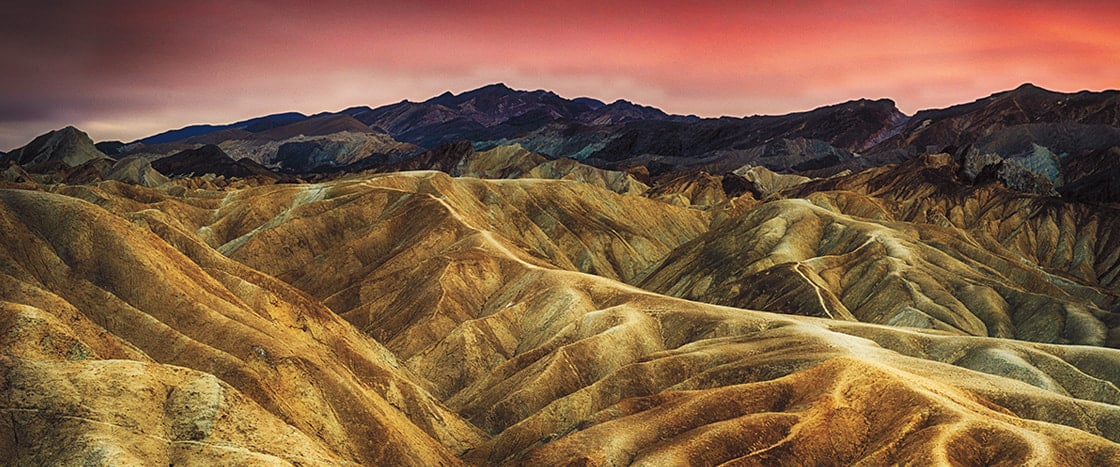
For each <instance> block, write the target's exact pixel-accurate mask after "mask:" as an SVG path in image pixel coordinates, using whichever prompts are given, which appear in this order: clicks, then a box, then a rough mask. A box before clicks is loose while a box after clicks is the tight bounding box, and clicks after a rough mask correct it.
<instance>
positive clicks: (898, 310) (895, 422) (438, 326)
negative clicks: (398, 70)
mask: <svg viewBox="0 0 1120 467" xmlns="http://www.w3.org/2000/svg"><path fill="white" fill-rule="evenodd" d="M1114 102H1115V99H1114V98H1113V95H1112V93H1080V94H1074V95H1070V94H1058V93H1050V92H1048V91H1044V90H1040V89H1037V88H1033V87H1023V88H1020V89H1017V90H1014V91H1011V92H1008V93H1001V94H996V95H993V96H991V97H989V98H986V99H981V100H978V101H977V102H974V103H971V104H966V105H963V106H957V107H953V108H949V109H942V110H937V111H928V112H925V113H919V114H918V115H917V116H915V117H913V118H910V117H907V116H905V115H902V114H901V113H900V112H898V111H897V109H896V108H895V107H894V104H893V103H892V102H890V101H854V102H849V103H845V104H840V105H836V106H830V107H826V108H822V109H817V110H814V111H810V112H804V113H799V114H791V115H786V116H775V117H747V118H741V119H740V118H726V119H695V118H691V117H679V116H669V115H665V114H664V113H662V112H660V111H657V110H656V109H651V108H645V107H641V106H638V105H635V104H631V103H628V102H616V103H612V104H604V103H602V102H599V101H596V100H592V99H573V100H569V99H564V98H561V97H559V96H556V95H555V94H551V93H548V92H544V91H533V92H525V91H514V90H510V89H508V88H506V87H504V86H490V87H487V88H483V89H480V90H477V91H471V92H467V93H463V94H460V95H453V94H446V95H443V96H439V97H437V98H433V99H432V100H429V101H427V102H425V103H419V104H414V103H408V102H403V103H400V104H394V105H393V106H389V107H385V108H381V109H368V108H365V109H362V108H355V109H348V110H347V111H344V112H341V113H337V114H323V115H317V116H311V117H307V116H303V115H300V114H281V115H278V116H269V117H262V118H261V119H253V120H248V121H245V122H239V123H237V124H230V125H218V126H207V127H193V128H187V129H183V130H176V131H173V132H169V133H165V134H162V135H158V137H153V138H151V139H148V140H147V142H144V141H141V142H134V143H129V144H106V145H102V147H104V148H106V149H107V150H110V151H112V152H113V153H114V156H113V158H119V160H116V161H114V160H113V159H111V158H109V157H102V156H97V157H94V158H91V159H82V157H83V156H82V154H87V155H88V153H87V152H85V150H84V149H82V148H86V149H88V148H89V147H94V146H93V144H92V142H89V141H87V140H88V138H85V139H82V138H80V137H78V136H79V135H78V133H77V131H76V130H73V131H71V130H60V131H59V132H53V133H50V134H48V135H44V137H41V138H37V139H36V140H35V141H36V142H37V143H35V142H33V143H34V144H30V145H28V146H27V148H32V149H26V148H24V149H21V150H17V151H13V152H12V153H11V154H9V155H8V157H9V159H8V161H7V164H6V167H5V170H4V172H3V177H0V401H3V403H2V404H0V412H2V414H3V415H4V416H0V458H2V459H5V460H7V461H8V462H9V463H13V464H17V465H60V464H61V465H69V464H98V465H100V464H111V465H117V464H165V463H166V464H168V465H175V464H194V465H226V464H267V465H274V464H275V465H295V464H301V465H306V464H311V465H340V464H357V465H387V464H388V465H570V464H580V465H624V464H644V465H651V464H652V465H693V464H697V465H719V464H730V463H734V464H747V465H755V464H790V463H798V462H801V463H812V464H823V465H831V464H839V465H851V464H868V465H895V464H920V465H990V464H998V465H1008V464H1037V465H1063V466H1064V465H1070V466H1076V465H1085V466H1098V465H1120V462H1117V459H1120V389H1118V387H1120V244H1118V243H1117V242H1118V241H1120V212H1118V209H1120V208H1118V206H1117V205H1116V204H1114V201H1115V198H1113V196H1114V194H1115V193H1117V192H1120V191H1118V190H1116V187H1115V181H1114V180H1113V178H1115V177H1111V174H1113V173H1114V172H1115V171H1116V170H1117V169H1116V167H1117V166H1116V159H1115V157H1117V154H1120V153H1118V152H1117V149H1116V148H1117V147H1120V146H1109V145H1110V144H1113V143H1112V140H1111V139H1109V138H1111V136H1109V135H1110V134H1111V133H1109V131H1111V130H1109V129H1115V128H1116V127H1117V123H1116V122H1115V121H1113V120H1110V118H1112V117H1113V116H1114V115H1115V113H1114V111H1115V105H1116V104H1114ZM1020 113H1021V114H1022V115H1020ZM919 117H920V118H921V120H920V121H919V120H916V119H918V118H919ZM374 122H379V123H374ZM927 122H928V123H927ZM371 123H372V126H371ZM438 132H446V133H442V136H438V135H440V133H438ZM425 135H428V136H425ZM429 136H430V137H432V138H434V139H431V140H428V139H422V138H428V137H429ZM436 136H438V137H436ZM480 138H488V139H480ZM1022 138H1026V139H1025V140H1024V139H1022ZM1028 140H1029V141H1030V146H1029V147H1028V146H1026V145H1024V144H1022V142H1023V141H1028ZM499 142H501V143H502V144H499ZM511 142H514V143H513V144H506V143H511ZM534 142H535V143H534ZM63 143H65V144H63ZM87 143H88V144H87ZM367 143H368V145H366V144H367ZM418 143H423V144H425V145H427V144H433V145H434V147H431V148H425V149H422V148H421V147H420V146H418V145H416V144H418ZM436 143H439V144H436ZM538 143H539V144H538ZM534 144H536V146H534ZM292 145H295V146H292ZM87 146H88V147H87ZM286 147H287V148H289V149H284V148H286ZM932 147H937V149H936V150H928V149H931V148H932ZM356 148H360V149H356ZM376 148H396V149H391V150H386V151H387V152H377V151H379V150H380V149H376ZM541 148H554V149H555V148H560V149H563V150H564V151H568V150H575V152H571V153H560V152H557V153H552V152H547V151H544V150H541ZM577 148H582V149H577ZM1024 148H1025V149H1024ZM1024 150H1025V151H1026V152H1024ZM102 154H103V153H102ZM563 154H569V155H572V156H578V157H562V156H563ZM592 155H596V156H595V157H591V156H592ZM25 156H27V157H30V159H25V158H24V157H25ZM95 156H96V154H95ZM75 157H77V159H75ZM37 158H38V159H37ZM79 159H81V160H82V161H81V162H80V163H78V164H76V165H73V166H71V165H70V162H75V161H77V160H79ZM68 161H69V162H68ZM262 161H263V162H262ZM282 171H283V172H289V171H290V172H292V173H281V172H282ZM789 172H800V173H799V174H794V173H789Z"/></svg>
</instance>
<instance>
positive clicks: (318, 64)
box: [0, 0, 1120, 150]
mask: <svg viewBox="0 0 1120 467" xmlns="http://www.w3.org/2000/svg"><path fill="white" fill-rule="evenodd" d="M11 3H12V2H6V4H5V5H4V6H0V11H2V12H3V16H4V17H5V18H13V20H11V21H7V22H6V23H8V24H7V25H6V28H5V29H4V31H3V32H2V33H0V34H2V35H3V38H2V41H0V59H2V61H3V63H4V64H5V65H4V66H5V73H3V78H0V79H2V80H3V84H2V86H0V89H3V91H2V96H0V150H7V149H11V148H14V147H17V146H20V145H22V144H25V143H26V142H27V141H29V140H30V139H31V138H33V137H34V136H35V135H37V134H40V133H43V132H45V131H48V130H51V129H55V128H59V127H62V126H65V125H74V126H77V127H79V128H81V129H83V130H85V131H87V132H89V133H90V135H91V136H92V137H93V138H94V139H95V140H107V139H121V140H126V141H128V140H133V139H136V138H139V137H142V136H145V135H148V134H152V133H156V132H159V131H162V130H165V129H168V128H175V127H181V126H184V125H188V124H192V123H200V122H211V123H221V122H229V121H234V120H238V119H242V118H246V117H252V116H257V115H263V114H268V113H275V112H283V111H292V110H294V111H300V112H304V113H315V112H321V111H335V110H340V109H342V108H345V107H348V106H355V105H369V106H379V105H383V104H387V103H391V102H396V101H399V100H401V99H409V100H414V101H418V100H424V99H427V98H429V97H432V96H435V95H438V94H440V93H442V92H444V91H447V90H450V91H452V92H461V91H464V90H469V89H473V88H477V87H479V86H482V85H485V84H488V83H493V82H499V81H501V82H505V83H506V84H508V85H509V86H511V87H513V88H516V89H549V90H552V91H554V92H556V93H557V94H560V95H562V96H566V97H578V96H589V97H595V98H598V99H600V100H604V101H612V100H614V99H619V98H624V99H628V100H631V101H634V102H637V103H641V104H645V105H652V106H655V107H659V108H661V109H663V110H665V111H667V112H670V113H680V114H696V115H700V116H720V115H732V116H744V115H752V114H778V113H788V112H793V111H800V110H806V109H810V108H813V107H817V106H821V105H827V104H832V103H837V102H842V101H846V100H851V99H856V98H861V97H868V98H879V97H889V98H892V99H894V100H895V101H896V102H897V104H898V106H899V108H901V109H902V110H903V111H904V112H907V113H913V112H914V111H917V110H920V109H923V108H932V107H944V106H948V105H952V104H956V103H960V102H966V101H970V100H973V99H976V98H979V97H983V96H986V95H988V94H991V93H993V92H998V91H1002V90H1006V89H1011V88H1014V87H1016V86H1017V85H1019V84H1021V83H1024V82H1032V83H1034V84H1036V85H1039V86H1042V87H1045V88H1048V89H1052V90H1057V91H1077V90H1082V89H1089V90H1101V89H1111V88H1117V87H1120V69H1118V68H1120V30H1118V29H1117V28H1116V27H1115V25H1116V24H1117V22H1118V21H1120V4H1118V3H1117V2H1111V1H1100V2H1076V4H1070V3H1066V2H1063V3H1057V2H1055V3H1051V2H1040V1H1037V2H1036V1H1027V2H1012V1H996V0H992V1H967V2H965V1H961V2H956V1H931V2H907V1H882V0H881V1H872V2H859V3H857V4H856V6H852V5H853V2H841V1H794V2H786V3H783V4H781V5H778V4H777V3H776V2H759V4H757V5H748V3H749V2H741V1H726V2H649V1H646V2H583V1H571V0H568V1H545V2H525V3H523V2H500V1H482V2H427V1H418V2H343V1H334V2H325V1H315V2H312V1H305V2H304V1H286V2H278V5H279V6H278V5H277V4H274V3H277V2H238V3H236V6H232V7H231V6H228V5H227V2H183V3H181V4H180V3H173V2H147V1H144V2H141V1H116V2H75V3H74V4H73V5H69V4H67V3H69V2H48V3H49V4H50V6H42V3H43V2H23V3H25V5H24V6H18V5H11ZM604 3H610V4H609V5H604Z"/></svg>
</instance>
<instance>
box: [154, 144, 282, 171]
mask: <svg viewBox="0 0 1120 467" xmlns="http://www.w3.org/2000/svg"><path fill="white" fill-rule="evenodd" d="M152 167H153V168H154V169H156V170H157V171H159V172H160V173H162V174H164V175H166V176H168V177H175V176H181V175H192V174H193V175H203V174H214V175H220V176H224V177H240V178H244V177H253V176H258V177H266V178H273V179H276V178H279V176H278V175H277V174H275V173H274V172H272V171H270V170H268V169H266V168H264V167H263V166H261V165H260V164H257V163H256V162H253V161H251V160H248V159H241V160H237V161H235V160H233V158H231V157H229V155H228V154H226V153H225V151H222V149H221V148H219V147H217V146H214V145H212V144H211V145H206V146H202V147H200V148H198V149H188V150H186V151H181V152H178V153H176V154H174V155H171V156H168V157H164V158H162V159H156V160H155V161H152Z"/></svg>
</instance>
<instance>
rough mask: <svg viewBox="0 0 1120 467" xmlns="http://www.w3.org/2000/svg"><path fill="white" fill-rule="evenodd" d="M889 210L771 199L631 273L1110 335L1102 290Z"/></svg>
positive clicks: (1107, 299) (816, 311) (697, 291)
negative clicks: (895, 218)
mask: <svg viewBox="0 0 1120 467" xmlns="http://www.w3.org/2000/svg"><path fill="white" fill-rule="evenodd" d="M841 203H846V205H845V207H844V208H837V207H836V206H837V205H838V204H841ZM857 203H864V204H865V206H863V207H862V208H860V207H857V206H855V205H856V204H857ZM843 209H847V210H848V211H849V212H853V211H861V210H862V212H860V214H863V215H864V216H867V217H861V216H858V215H849V214H843V213H841V212H838V211H841V210H843ZM889 216H890V215H889V213H887V212H885V211H882V210H879V206H878V205H877V204H876V203H875V202H874V200H871V199H866V198H863V199H861V198H858V197H853V196H849V195H844V194H834V193H818V194H814V195H812V196H810V197H809V199H790V200H777V201H772V202H769V203H766V204H765V205H763V206H760V207H758V208H756V209H754V210H752V211H751V212H749V213H748V214H747V215H745V216H743V217H741V218H738V219H735V220H732V221H728V222H725V223H723V224H721V225H720V226H718V227H717V228H715V229H713V230H712V231H710V232H708V233H706V234H705V235H704V236H702V237H700V238H698V239H696V240H695V241H693V242H692V243H690V244H688V245H686V246H683V247H682V248H680V249H678V250H677V251H674V252H673V254H672V255H670V256H669V257H668V258H667V259H666V260H665V261H664V262H663V263H662V264H661V265H659V266H658V267H657V268H656V269H655V270H653V271H652V272H651V273H650V274H649V275H648V277H646V278H644V279H643V280H642V282H641V284H642V286H643V287H644V288H647V289H650V290H654V291H660V292H665V293H668V294H671V295H675V296H680V297H685V298H690V299H694V300H702V301H707V302H710V303H718V304H725V305H732V306H739V307H745V308H758V309H766V310H774V311H783V312H787V313H797V314H809V315H813V316H826V317H832V318H838V319H858V320H860V321H866V322H874V323H883V324H892V325H900V326H914V327H924V328H933V329H942V330H947V331H952V332H959V333H964V334H969V335H976V336H996V337H1005V338H1018V339H1027V340H1034V341H1039V342H1057V343H1077V344H1090V345H1103V344H1105V343H1106V342H1110V343H1112V345H1115V342H1117V341H1116V340H1115V333H1114V332H1111V331H1110V328H1111V327H1114V326H1115V323H1112V324H1111V325H1107V324H1106V323H1105V321H1102V320H1108V319H1109V316H1110V313H1109V312H1108V310H1109V307H1111V306H1112V305H1113V304H1114V302H1115V296H1113V295H1111V294H1109V293H1108V292H1107V291H1103V290H1100V289H1096V288H1092V287H1087V286H1084V285H1080V284H1077V283H1075V282H1071V281H1068V280H1066V279H1064V278H1063V277H1060V276H1055V275H1053V274H1049V273H1047V272H1046V271H1044V270H1042V269H1040V268H1038V267H1037V266H1034V265H1031V264H1030V263H1027V262H1022V261H1019V260H1018V258H1016V257H1014V256H1009V255H1001V254H997V253H993V252H990V251H988V250H986V249H984V248H982V247H981V246H980V245H979V243H978V242H977V241H976V240H974V239H972V238H971V237H970V236H969V234H968V233H966V232H963V231H961V230H959V229H954V228H952V227H941V226H937V225H928V224H913V223H902V222H890V221H888V220H876V218H878V219H884V218H889ZM1110 322H1111V321H1110ZM1110 332H1111V334H1110ZM1110 336H1112V337H1110ZM1110 339H1111V340H1110Z"/></svg>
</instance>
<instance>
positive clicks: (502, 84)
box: [477, 82, 513, 91]
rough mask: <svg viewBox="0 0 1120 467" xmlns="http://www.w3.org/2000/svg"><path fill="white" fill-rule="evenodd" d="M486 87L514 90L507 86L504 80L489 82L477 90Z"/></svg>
mask: <svg viewBox="0 0 1120 467" xmlns="http://www.w3.org/2000/svg"><path fill="white" fill-rule="evenodd" d="M484 89H485V90H499V89H500V90H503V91H512V90H513V89H511V88H510V87H509V86H506V83H502V82H498V83H493V84H487V85H486V86H483V87H481V88H478V89H477V90H478V91H482V90H484Z"/></svg>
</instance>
